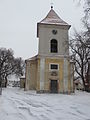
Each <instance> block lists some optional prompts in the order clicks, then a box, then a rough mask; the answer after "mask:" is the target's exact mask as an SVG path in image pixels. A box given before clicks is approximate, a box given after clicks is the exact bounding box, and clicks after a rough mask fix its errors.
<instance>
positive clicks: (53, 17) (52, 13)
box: [39, 8, 70, 26]
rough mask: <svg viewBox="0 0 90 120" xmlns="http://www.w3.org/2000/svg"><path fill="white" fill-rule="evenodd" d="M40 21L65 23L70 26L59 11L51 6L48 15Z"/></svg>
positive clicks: (44, 22) (56, 23)
mask: <svg viewBox="0 0 90 120" xmlns="http://www.w3.org/2000/svg"><path fill="white" fill-rule="evenodd" d="M39 23H41V24H55V25H65V26H70V25H69V24H68V23H66V22H65V21H63V20H62V19H61V18H60V17H59V16H58V15H57V13H56V12H55V11H54V10H53V8H51V10H50V11H49V13H48V14H47V16H46V17H45V18H44V19H43V20H42V21H40V22H39Z"/></svg>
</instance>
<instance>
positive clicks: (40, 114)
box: [0, 88, 90, 120]
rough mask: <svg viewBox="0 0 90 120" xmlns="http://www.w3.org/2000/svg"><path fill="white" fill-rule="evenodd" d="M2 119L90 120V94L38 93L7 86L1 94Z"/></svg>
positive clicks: (0, 116)
mask: <svg viewBox="0 0 90 120" xmlns="http://www.w3.org/2000/svg"><path fill="white" fill-rule="evenodd" d="M0 120H90V94H89V93H86V92H76V93H75V94H74V95H62V94H36V93H35V92H34V91H23V90H22V89H19V88H6V89H4V90H3V94H2V96H0Z"/></svg>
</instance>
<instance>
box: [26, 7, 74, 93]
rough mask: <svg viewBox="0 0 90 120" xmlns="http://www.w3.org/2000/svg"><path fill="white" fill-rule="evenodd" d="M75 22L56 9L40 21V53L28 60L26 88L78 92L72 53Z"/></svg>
mask: <svg viewBox="0 0 90 120" xmlns="http://www.w3.org/2000/svg"><path fill="white" fill-rule="evenodd" d="M70 27H71V26H70V25H69V24H68V23H66V22H65V21H63V20H62V19H61V18H60V17H59V16H58V15H57V14H56V12H55V11H54V10H53V7H51V10H50V11H49V13H48V14H47V16H46V17H45V18H44V19H43V20H42V21H41V22H39V23H37V37H38V40H39V51H38V55H36V56H34V57H32V58H30V59H27V60H26V82H25V89H26V90H36V91H37V92H38V93H44V92H45V93H48V92H49V93H67V94H70V93H72V92H74V85H73V79H74V65H73V62H72V61H71V60H70V56H69V39H68V30H69V28H70Z"/></svg>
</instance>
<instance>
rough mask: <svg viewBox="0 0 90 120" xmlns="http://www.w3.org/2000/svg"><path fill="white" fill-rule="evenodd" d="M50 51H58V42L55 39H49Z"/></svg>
mask: <svg viewBox="0 0 90 120" xmlns="http://www.w3.org/2000/svg"><path fill="white" fill-rule="evenodd" d="M50 44H51V53H57V52H58V42H57V40H55V39H52V40H51V43H50Z"/></svg>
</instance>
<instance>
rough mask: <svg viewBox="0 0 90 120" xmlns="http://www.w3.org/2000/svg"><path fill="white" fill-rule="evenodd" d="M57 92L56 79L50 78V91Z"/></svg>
mask: <svg viewBox="0 0 90 120" xmlns="http://www.w3.org/2000/svg"><path fill="white" fill-rule="evenodd" d="M57 92H58V81H57V80H51V93H57Z"/></svg>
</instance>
